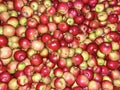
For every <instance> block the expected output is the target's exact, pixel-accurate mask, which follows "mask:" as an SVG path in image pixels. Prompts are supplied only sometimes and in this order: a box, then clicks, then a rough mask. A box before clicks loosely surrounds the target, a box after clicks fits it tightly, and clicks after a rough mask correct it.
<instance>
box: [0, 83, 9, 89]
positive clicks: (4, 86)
mask: <svg viewBox="0 0 120 90" xmlns="http://www.w3.org/2000/svg"><path fill="white" fill-rule="evenodd" d="M0 90H8V86H7V84H5V83H0Z"/></svg>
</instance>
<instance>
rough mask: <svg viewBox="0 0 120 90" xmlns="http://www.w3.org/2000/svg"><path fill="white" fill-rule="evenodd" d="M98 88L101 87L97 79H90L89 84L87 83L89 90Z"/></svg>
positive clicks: (97, 89)
mask: <svg viewBox="0 0 120 90" xmlns="http://www.w3.org/2000/svg"><path fill="white" fill-rule="evenodd" d="M100 88H101V87H100V83H98V82H97V81H95V80H91V81H90V82H89V85H88V89H89V90H99V89H100Z"/></svg>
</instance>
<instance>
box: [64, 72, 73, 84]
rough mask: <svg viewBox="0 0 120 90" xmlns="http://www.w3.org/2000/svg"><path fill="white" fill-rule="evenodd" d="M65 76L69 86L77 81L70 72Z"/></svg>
mask: <svg viewBox="0 0 120 90" xmlns="http://www.w3.org/2000/svg"><path fill="white" fill-rule="evenodd" d="M63 78H64V79H65V81H66V83H67V86H71V85H73V83H74V82H75V77H74V76H73V74H72V73H70V72H65V73H64V74H63Z"/></svg>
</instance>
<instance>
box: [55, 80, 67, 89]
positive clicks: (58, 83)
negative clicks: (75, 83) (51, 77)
mask: <svg viewBox="0 0 120 90" xmlns="http://www.w3.org/2000/svg"><path fill="white" fill-rule="evenodd" d="M54 85H55V88H56V89H60V90H63V89H64V88H65V87H66V82H65V80H64V79H63V78H56V79H55V82H54Z"/></svg>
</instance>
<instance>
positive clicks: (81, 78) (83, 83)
mask: <svg viewBox="0 0 120 90" xmlns="http://www.w3.org/2000/svg"><path fill="white" fill-rule="evenodd" d="M76 83H77V84H78V85H79V86H80V87H82V88H84V87H87V86H88V84H89V80H88V78H87V77H86V76H85V75H79V76H78V77H77V79H76Z"/></svg>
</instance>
